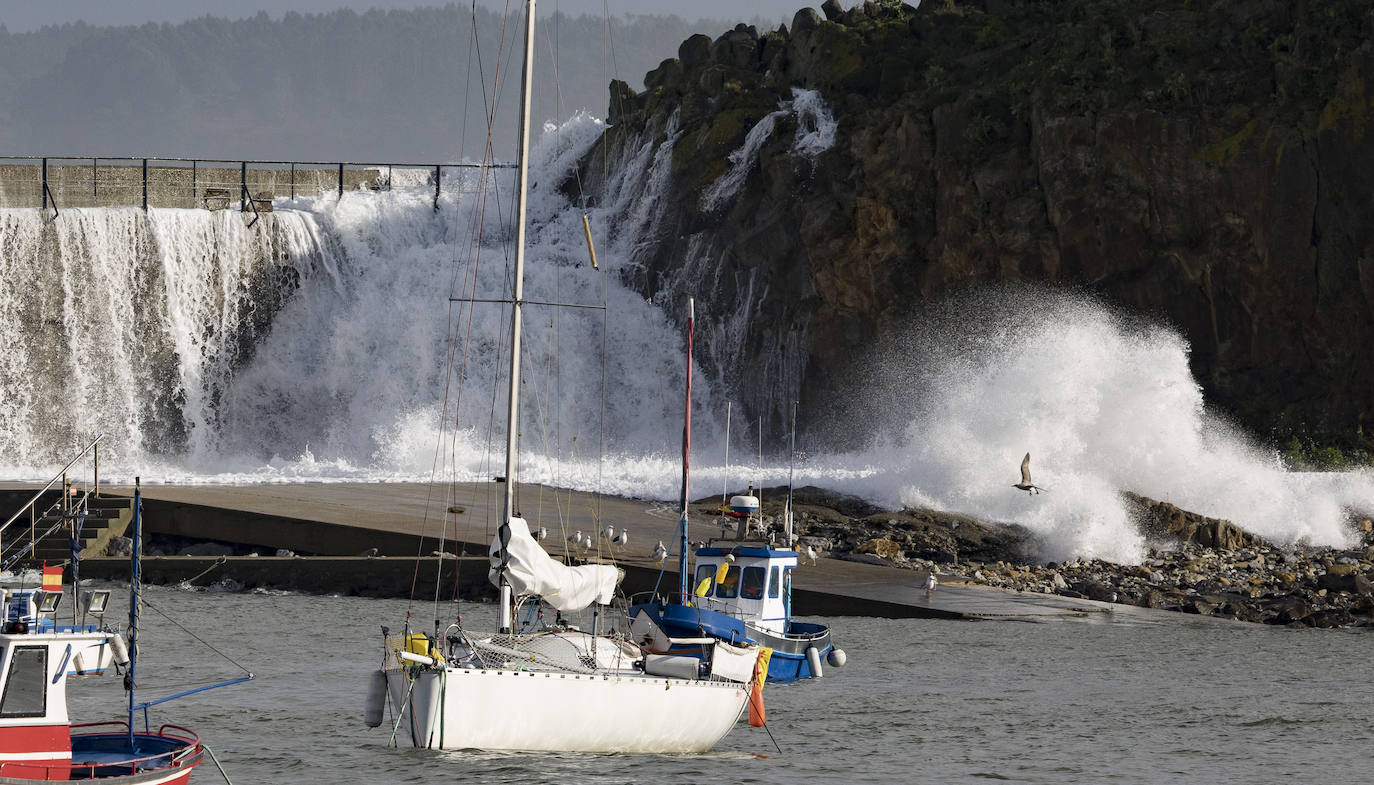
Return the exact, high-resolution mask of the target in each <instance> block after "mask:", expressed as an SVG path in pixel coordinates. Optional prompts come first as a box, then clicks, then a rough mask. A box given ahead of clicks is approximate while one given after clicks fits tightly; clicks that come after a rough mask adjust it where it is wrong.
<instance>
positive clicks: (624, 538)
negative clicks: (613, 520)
mask: <svg viewBox="0 0 1374 785" xmlns="http://www.w3.org/2000/svg"><path fill="white" fill-rule="evenodd" d="M629 543H630V533H629V532H627V531H625V530H624V529H621V530H620V534H617V535H616V536H614V537H612V538H611V544H613V545H619V546H620V547H622V548H624V547H625V546H626V545H628V544H629Z"/></svg>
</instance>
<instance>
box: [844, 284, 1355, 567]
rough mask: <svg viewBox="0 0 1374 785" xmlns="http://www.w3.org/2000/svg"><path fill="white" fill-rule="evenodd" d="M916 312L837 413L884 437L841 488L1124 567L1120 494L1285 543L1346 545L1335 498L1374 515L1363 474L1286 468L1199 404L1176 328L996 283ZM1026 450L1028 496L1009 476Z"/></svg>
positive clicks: (1054, 554)
mask: <svg viewBox="0 0 1374 785" xmlns="http://www.w3.org/2000/svg"><path fill="white" fill-rule="evenodd" d="M913 325H914V326H913V327H912V328H911V329H910V330H908V331H906V332H905V333H902V334H897V335H894V336H893V337H892V338H891V339H889V340H888V341H887V342H886V343H885V344H884V345H883V346H882V347H880V348H879V349H878V350H876V351H875V352H874V355H873V356H872V357H871V358H869V361H868V362H867V363H866V365H865V366H864V367H865V371H864V372H861V376H863V377H866V378H867V379H868V384H867V388H868V389H867V390H865V391H863V392H861V393H860V394H858V395H856V396H854V397H855V399H857V400H864V401H868V402H869V403H868V405H866V406H850V407H848V411H847V412H846V413H845V414H843V415H841V416H839V417H838V423H836V424H838V425H839V426H840V427H846V424H848V425H849V426H850V427H854V426H855V425H856V424H857V423H862V424H863V425H864V426H865V428H866V429H867V431H868V432H871V433H882V434H884V435H883V436H882V437H880V438H876V437H875V441H874V444H873V446H872V447H870V448H869V449H866V450H861V451H855V452H853V453H850V454H848V455H847V456H846V457H844V458H842V459H839V461H838V462H839V463H840V464H841V465H850V466H855V467H875V466H880V467H882V469H881V470H873V471H870V472H868V473H867V475H866V476H864V477H862V478H857V479H856V480H855V481H854V482H853V483H852V484H851V485H850V488H851V489H852V490H860V491H861V492H862V493H864V494H865V495H867V496H869V497H871V498H875V499H879V500H882V501H885V502H887V503H889V504H897V503H901V504H907V505H912V506H922V507H935V508H939V509H946V510H952V511H958V512H963V513H967V514H971V515H975V516H978V517H982V518H985V519H989V520H998V521H1008V522H1013V521H1014V522H1018V523H1022V524H1025V525H1027V526H1029V527H1030V528H1031V529H1032V530H1034V531H1035V532H1036V533H1037V535H1038V536H1039V538H1040V541H1041V543H1042V548H1043V552H1042V555H1043V556H1044V557H1046V558H1050V559H1062V558H1065V557H1067V556H1070V555H1075V556H1089V557H1100V558H1105V559H1109V560H1113V561H1127V562H1128V561H1134V560H1136V559H1137V558H1138V557H1139V555H1140V550H1141V546H1142V544H1143V542H1142V539H1141V537H1140V535H1139V534H1138V533H1137V530H1136V527H1135V525H1134V524H1133V522H1132V521H1131V520H1129V517H1128V515H1127V512H1126V508H1125V505H1124V504H1123V502H1122V499H1121V497H1120V494H1119V492H1120V491H1122V490H1131V491H1135V492H1137V493H1141V494H1144V495H1146V496H1149V497H1152V498H1155V499H1160V500H1164V501H1169V502H1172V503H1174V504H1177V505H1178V506H1180V507H1183V508H1185V509H1188V510H1191V511H1194V512H1198V513H1201V514H1204V515H1209V516H1214V517H1222V518H1228V519H1230V520H1232V521H1234V522H1236V523H1238V524H1240V525H1241V526H1243V527H1245V528H1247V529H1249V530H1251V531H1253V532H1255V533H1257V534H1260V535H1262V536H1264V537H1268V538H1271V539H1274V540H1276V541H1279V542H1285V543H1291V542H1295V541H1300V540H1301V541H1306V542H1310V543H1312V544H1320V545H1330V546H1340V545H1344V544H1346V543H1347V542H1348V539H1349V536H1350V534H1349V530H1348V524H1347V522H1346V518H1347V512H1346V510H1347V508H1353V509H1357V510H1364V511H1370V510H1374V475H1371V473H1369V472H1368V471H1365V472H1350V473H1343V474H1325V475H1314V474H1305V473H1295V472H1289V471H1286V470H1285V468H1284V467H1283V466H1282V464H1281V463H1280V461H1279V460H1278V458H1277V457H1276V456H1275V455H1274V453H1273V452H1272V451H1266V450H1264V449H1262V448H1260V447H1258V446H1257V445H1256V444H1255V443H1254V442H1253V441H1252V440H1251V439H1250V438H1248V437H1246V436H1245V435H1244V434H1243V433H1241V432H1240V431H1239V430H1238V429H1235V428H1233V427H1231V426H1229V425H1227V424H1226V422H1225V421H1224V420H1223V419H1221V418H1220V417H1218V416H1216V415H1214V414H1210V413H1209V412H1208V411H1207V408H1206V406H1205V403H1204V400H1203V396H1202V391H1201V388H1200V387H1199V385H1198V384H1197V382H1196V381H1195V380H1194V378H1193V376H1192V374H1191V371H1190V369H1189V365H1188V346H1187V343H1186V342H1185V341H1184V340H1183V339H1182V338H1181V337H1180V336H1179V335H1178V334H1177V333H1176V332H1175V331H1173V330H1172V329H1169V328H1167V327H1165V326H1161V325H1158V324H1153V323H1150V322H1148V321H1145V320H1141V319H1138V318H1132V317H1128V316H1126V315H1124V314H1122V313H1120V312H1117V311H1114V310H1113V309H1111V308H1109V307H1108V306H1106V305H1104V304H1102V303H1101V302H1099V301H1097V300H1096V299H1094V298H1093V297H1092V296H1090V295H1086V294H1082V293H1070V292H1064V291H1056V290H1050V289H1047V288H1041V287H1035V286H1012V285H1006V286H999V287H991V288H988V289H984V290H981V291H979V292H977V293H970V294H966V295H964V296H960V297H954V298H951V299H950V300H948V301H946V302H943V303H940V304H938V305H936V306H933V307H931V308H928V309H926V310H925V311H924V312H922V313H921V314H919V315H918V316H916V317H914V318H913ZM864 386H865V385H861V388H863V387H864ZM1027 452H1029V453H1030V454H1031V456H1032V463H1031V469H1032V477H1033V479H1034V480H1035V482H1036V483H1037V484H1038V485H1041V486H1043V487H1045V488H1048V490H1047V491H1046V492H1045V493H1043V494H1041V495H1037V496H1031V495H1029V494H1027V493H1024V492H1021V491H1018V490H1016V489H1014V488H1012V487H1010V486H1011V485H1012V484H1013V483H1015V482H1018V481H1019V478H1020V475H1019V464H1020V462H1021V458H1022V456H1023V455H1024V454H1025V453H1027Z"/></svg>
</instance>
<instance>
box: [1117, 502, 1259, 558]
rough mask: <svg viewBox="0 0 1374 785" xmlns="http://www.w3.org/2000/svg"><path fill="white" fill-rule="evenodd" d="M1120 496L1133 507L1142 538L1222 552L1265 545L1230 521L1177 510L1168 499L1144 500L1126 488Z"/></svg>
mask: <svg viewBox="0 0 1374 785" xmlns="http://www.w3.org/2000/svg"><path fill="white" fill-rule="evenodd" d="M1121 495H1122V496H1124V497H1125V498H1126V500H1127V501H1128V502H1129V504H1130V506H1131V508H1133V510H1132V511H1133V512H1134V514H1135V518H1136V525H1137V526H1138V527H1139V529H1140V531H1141V533H1142V534H1144V535H1145V536H1146V537H1149V538H1152V539H1167V540H1170V541H1173V542H1178V543H1192V544H1194V545H1199V546H1201V547H1203V548H1216V549H1218V550H1225V551H1234V550H1240V549H1241V548H1255V547H1260V546H1263V545H1265V544H1266V543H1265V542H1264V540H1263V539H1262V538H1260V537H1256V536H1255V535H1253V534H1251V533H1250V532H1247V531H1245V530H1244V529H1242V528H1240V527H1239V526H1236V525H1235V524H1233V523H1231V522H1230V521H1224V520H1221V519H1219V518H1208V517H1206V516H1204V515H1198V514H1197V513H1192V512H1188V511H1187V510H1182V509H1179V508H1178V507H1176V506H1174V505H1172V504H1169V503H1168V502H1159V501H1155V500H1153V499H1147V498H1145V497H1144V496H1141V495H1139V494H1136V493H1131V492H1130V491H1126V492H1124V493H1122V494H1121Z"/></svg>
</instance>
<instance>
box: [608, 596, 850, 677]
mask: <svg viewBox="0 0 1374 785" xmlns="http://www.w3.org/2000/svg"><path fill="white" fill-rule="evenodd" d="M630 614H631V616H630V617H631V619H632V620H634V622H635V626H634V627H633V628H632V629H634V630H635V631H636V632H637V633H639V634H640V637H641V638H642V642H643V643H644V645H646V646H648V647H649V648H650V649H651V650H653V651H656V652H660V653H663V654H681V655H687V656H694V657H704V656H705V655H706V652H707V651H708V650H709V648H710V646H709V645H703V644H702V643H701V640H702V638H701V636H706V637H709V638H716V639H719V640H722V641H727V642H741V641H746V642H749V643H756V644H758V645H759V646H764V647H767V648H769V649H772V650H773V653H772V655H771V656H770V657H769V659H768V683H769V684H782V683H785V682H789V681H797V680H799V679H811V678H815V677H818V676H821V675H822V672H821V671H822V669H823V668H824V665H823V664H822V663H825V662H826V661H827V660H828V658H829V657H830V653H831V652H832V651H834V650H835V645H834V643H833V642H832V641H831V639H830V628H829V627H827V626H825V625H823V624H811V623H808V622H799V621H791V622H788V623H787V631H786V633H784V634H779V633H776V632H773V631H772V630H768V629H765V628H763V627H760V626H757V625H756V624H753V623H748V622H745V621H742V620H740V619H737V618H735V617H733V616H730V615H728V614H725V613H721V612H719V611H713V610H710V609H708V608H700V607H696V606H691V605H681V604H678V603H661V602H649V603H640V604H637V605H635V606H633V607H632V608H631V611H630ZM647 621H651V622H652V625H649V624H645V623H644V622H647ZM660 630H661V631H662V632H661V633H658V632H657V631H660ZM678 641H690V642H683V643H680V642H678ZM811 649H814V650H815V653H814V654H812V653H811V652H810V651H809V650H811ZM813 658H814V660H815V661H814V663H813V661H812V660H813Z"/></svg>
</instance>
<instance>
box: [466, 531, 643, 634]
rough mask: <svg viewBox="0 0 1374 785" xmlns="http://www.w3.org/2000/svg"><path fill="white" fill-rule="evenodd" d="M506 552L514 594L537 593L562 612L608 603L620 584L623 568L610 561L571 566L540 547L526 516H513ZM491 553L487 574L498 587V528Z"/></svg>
mask: <svg viewBox="0 0 1374 785" xmlns="http://www.w3.org/2000/svg"><path fill="white" fill-rule="evenodd" d="M506 553H507V554H508V555H509V560H508V561H507V563H506V581H507V582H509V583H510V585H511V588H512V589H513V590H514V591H515V593H516V594H537V595H539V596H540V597H543V598H544V601H545V602H547V603H548V604H550V605H552V606H553V607H555V608H557V609H558V610H560V611H569V612H572V611H580V610H582V609H583V608H585V607H587V606H588V605H591V604H592V603H593V602H595V603H597V604H599V605H609V604H610V602H611V599H612V598H613V597H614V596H615V587H616V584H618V583H620V577H621V572H620V570H619V569H618V568H616V567H612V566H611V565H609V564H586V565H583V566H581V567H569V566H568V565H566V564H563V563H561V562H559V561H557V560H555V559H554V558H553V557H551V556H549V554H547V553H545V552H544V549H543V548H541V547H539V543H538V541H536V540H535V539H534V537H532V536H530V527H529V524H527V523H525V519H524V518H511V520H510V539H509V541H508V542H507V543H506ZM488 555H489V556H490V557H491V571H490V572H488V573H487V577H489V578H490V579H491V582H492V583H494V584H497V585H498V586H499V585H500V576H499V575H498V571H499V569H500V566H501V533H500V532H499V531H498V532H497V534H496V537H495V538H494V539H493V540H492V541H491V550H490V551H489V552H488Z"/></svg>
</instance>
